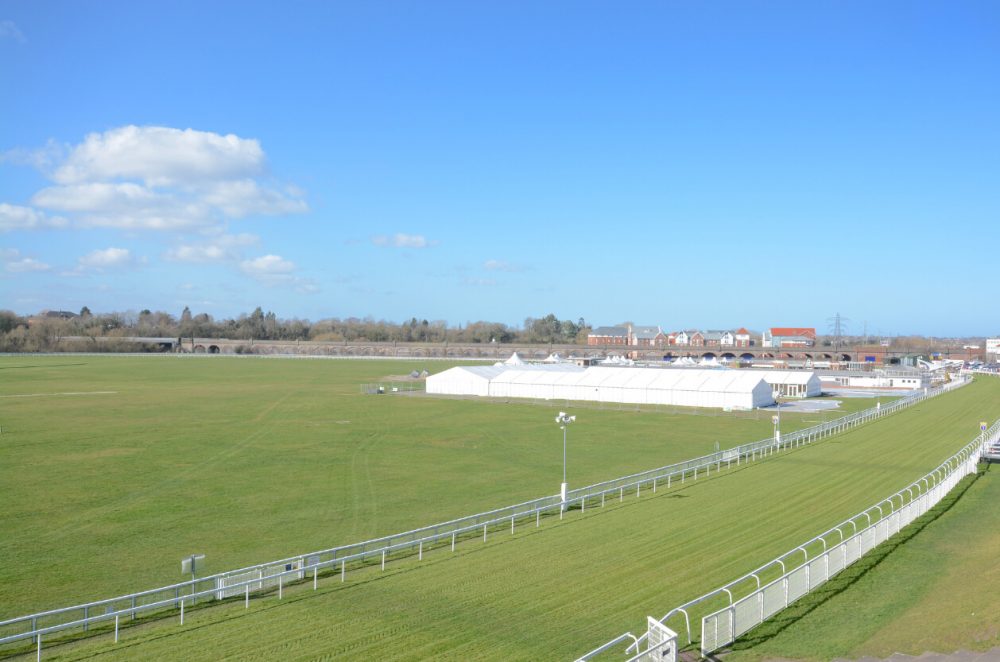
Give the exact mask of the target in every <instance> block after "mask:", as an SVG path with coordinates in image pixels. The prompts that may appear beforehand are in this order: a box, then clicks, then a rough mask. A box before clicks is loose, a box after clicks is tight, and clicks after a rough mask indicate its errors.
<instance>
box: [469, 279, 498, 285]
mask: <svg viewBox="0 0 1000 662" xmlns="http://www.w3.org/2000/svg"><path fill="white" fill-rule="evenodd" d="M462 283H463V284H465V285H471V286H472V287H494V286H495V285H496V284H497V282H496V280H494V279H493V278H465V279H463V280H462Z"/></svg>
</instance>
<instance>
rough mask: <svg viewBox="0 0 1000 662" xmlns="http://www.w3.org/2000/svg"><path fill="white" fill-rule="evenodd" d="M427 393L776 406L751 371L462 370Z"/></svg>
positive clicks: (434, 382) (433, 382)
mask: <svg viewBox="0 0 1000 662" xmlns="http://www.w3.org/2000/svg"><path fill="white" fill-rule="evenodd" d="M427 392H428V393H430V394H447V395H481V396H484V395H485V396H491V397H498V398H534V399H552V400H587V401H596V402H614V403H619V402H621V403H632V404H661V405H677V406H683V407H717V408H733V409H753V408H755V407H765V406H768V405H771V404H773V403H774V399H773V396H772V388H771V386H769V385H768V384H767V382H766V381H765V380H764V375H763V374H762V373H759V372H758V373H755V372H751V371H749V370H669V369H663V368H633V367H620V368H619V367H604V366H597V367H590V368H580V367H578V366H573V365H566V364H560V365H546V366H537V365H531V366H527V365H526V366H516V367H515V366H491V367H461V366H460V367H457V368H451V369H450V370H446V371H444V372H441V373H438V374H437V375H432V376H430V377H428V378H427Z"/></svg>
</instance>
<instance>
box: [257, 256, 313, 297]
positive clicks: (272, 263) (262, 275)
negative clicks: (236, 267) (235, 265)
mask: <svg viewBox="0 0 1000 662" xmlns="http://www.w3.org/2000/svg"><path fill="white" fill-rule="evenodd" d="M240 270H241V271H242V272H243V273H244V274H246V275H247V276H249V277H251V278H253V279H254V280H256V281H257V282H258V283H260V284H261V285H266V286H268V287H291V288H293V289H295V291H297V292H302V293H304V294H313V293H316V292H318V291H319V286H318V285H317V284H316V282H315V281H313V280H311V279H308V278H302V277H300V276H297V275H296V271H297V270H298V268H297V267H296V265H295V263H294V262H292V261H291V260H286V259H285V258H283V257H281V256H280V255H262V256H261V257H257V258H253V259H251V260H244V261H242V262H241V263H240Z"/></svg>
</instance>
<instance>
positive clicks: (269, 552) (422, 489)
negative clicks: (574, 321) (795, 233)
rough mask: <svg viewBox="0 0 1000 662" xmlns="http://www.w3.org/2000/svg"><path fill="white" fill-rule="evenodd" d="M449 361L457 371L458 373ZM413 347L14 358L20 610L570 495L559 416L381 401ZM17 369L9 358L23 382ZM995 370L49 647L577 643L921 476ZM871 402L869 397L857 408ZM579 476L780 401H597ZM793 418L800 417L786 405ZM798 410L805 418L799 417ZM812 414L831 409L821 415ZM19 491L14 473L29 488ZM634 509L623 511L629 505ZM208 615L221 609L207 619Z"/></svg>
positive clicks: (7, 467) (986, 410)
mask: <svg viewBox="0 0 1000 662" xmlns="http://www.w3.org/2000/svg"><path fill="white" fill-rule="evenodd" d="M442 367H443V366H442ZM412 368H413V364H412V363H402V364H398V363H397V364H391V363H385V362H327V361H263V360H237V359H228V360H227V359H222V360H216V359H215V358H209V359H201V360H190V359H189V360H183V359H174V358H153V359H130V358H121V357H109V358H94V359H92V358H91V357H85V358H79V357H65V358H60V357H57V358H54V359H49V358H44V359H42V358H34V357H18V358H4V359H0V374H4V376H5V377H7V378H6V379H4V380H2V381H0V395H28V394H31V393H66V392H82V391H113V392H114V393H111V394H102V395H98V394H93V395H89V396H83V395H74V396H68V395H67V396H50V397H30V398H14V397H9V398H3V399H0V403H2V410H0V411H2V418H3V421H2V425H3V436H2V443H3V449H4V455H5V458H6V461H5V462H4V463H3V465H2V468H0V480H2V481H3V485H4V487H5V493H6V494H10V495H13V499H9V500H8V503H9V504H11V506H12V507H10V508H5V509H4V512H3V514H2V515H0V517H2V518H3V519H2V524H3V530H5V531H13V532H15V533H14V534H13V535H10V536H5V537H4V539H3V540H2V542H0V545H2V547H0V555H2V556H3V557H4V558H5V559H14V560H15V562H12V563H7V564H5V565H4V567H3V570H2V571H0V572H2V573H3V575H4V576H3V577H2V582H0V585H3V586H4V587H5V589H4V600H3V602H2V609H3V610H4V614H5V615H7V616H13V615H18V614H21V613H26V612H28V611H31V610H34V609H39V608H44V607H51V606H55V605H63V604H68V603H69V602H72V601H75V600H84V599H90V598H98V597H106V596H109V595H110V594H112V593H118V592H125V591H129V590H135V589H138V588H145V587H150V586H153V585H156V584H158V583H165V582H170V581H175V580H177V579H179V578H180V577H179V575H178V560H179V559H180V557H181V556H183V555H184V554H187V553H191V552H202V553H206V554H208V556H209V559H208V560H209V561H210V566H209V570H221V569H226V568H229V567H234V566H237V565H242V564H245V563H252V562H258V561H262V560H267V559H269V558H277V557H280V556H284V555H287V554H291V553H297V552H303V551H307V550H310V549H315V548H320V547H326V546H330V545H333V544H337V543H343V542H350V541H354V540H358V539H361V538H364V537H369V536H372V535H377V534H381V533H388V532H392V531H396V530H401V529H404V528H409V527H412V526H416V525H420V524H425V523H430V522H433V521H439V520H443V519H445V518H448V517H451V516H457V515H463V514H468V513H472V512H475V511H477V510H482V509H485V508H489V507H493V506H498V505H506V504H509V503H513V502H515V501H519V500H523V499H526V498H530V497H534V496H538V495H539V494H543V493H552V492H554V491H555V489H554V488H555V487H556V486H557V484H558V480H559V477H560V474H561V437H560V436H559V435H558V429H557V428H556V426H555V425H554V424H553V423H552V422H551V416H550V414H549V413H546V411H548V410H546V409H545V408H543V407H538V406H530V405H498V404H490V403H483V402H469V401H457V400H436V399H430V398H423V397H408V396H362V395H360V394H359V392H358V388H357V384H358V383H360V382H364V381H372V380H373V379H377V378H378V377H380V376H384V375H388V374H400V373H405V372H408V371H409V370H410V369H412ZM11 375H13V376H11ZM998 395H1000V381H980V382H977V383H976V384H974V385H972V386H970V387H967V388H964V389H961V390H959V391H958V392H956V393H952V394H949V395H946V396H942V397H940V398H936V399H934V400H933V401H930V402H927V403H924V404H922V405H919V406H918V407H915V408H913V409H910V410H908V411H907V412H905V413H902V414H898V415H895V416H892V417H889V418H887V419H884V420H882V421H880V422H878V423H875V424H871V425H868V426H865V427H862V428H859V429H857V430H854V431H852V432H851V433H848V434H845V435H843V436H841V437H838V438H835V439H832V440H829V441H825V442H823V443H821V444H818V445H816V446H813V447H809V448H803V449H799V450H797V451H794V452H791V453H787V454H783V455H780V456H778V457H775V458H774V459H772V460H769V461H767V462H764V463H759V464H756V465H752V466H750V467H746V468H743V469H740V470H738V471H732V472H727V473H724V474H722V475H720V476H713V478H711V479H709V480H700V481H698V482H697V483H690V482H689V483H688V484H686V485H685V486H683V487H682V488H675V489H673V490H671V491H669V492H668V491H661V492H660V493H658V494H657V495H656V496H651V497H650V498H646V497H645V496H644V497H643V498H642V499H640V500H638V501H636V500H634V499H629V500H626V502H625V503H624V504H622V505H610V504H609V506H608V508H606V509H605V510H604V511H591V510H590V509H588V511H587V513H586V514H584V515H581V514H579V513H572V514H571V515H570V516H569V517H568V518H567V519H566V520H565V521H563V522H559V521H558V520H553V521H547V522H544V523H543V526H542V527H541V528H540V529H538V530H535V529H534V528H530V527H527V528H523V529H521V530H519V531H518V532H517V533H516V534H515V535H513V536H511V535H510V534H507V535H506V536H502V535H494V536H492V537H491V539H490V541H489V542H487V543H485V544H482V543H475V542H471V541H470V542H466V543H463V544H462V545H460V546H459V548H458V550H457V552H456V553H454V554H452V553H451V552H448V551H446V550H436V551H434V552H432V553H430V554H428V555H426V556H425V559H424V561H422V562H418V561H416V560H405V561H401V562H398V563H396V564H390V566H389V569H388V570H387V571H386V572H385V573H380V572H379V571H378V570H377V568H373V569H368V570H364V571H360V572H358V573H356V574H355V575H352V576H349V577H348V581H347V582H345V583H343V584H341V583H340V582H339V578H324V579H321V581H320V586H319V590H318V591H316V592H313V591H312V590H311V585H308V586H302V587H298V588H296V589H294V590H292V591H289V592H288V593H286V595H285V599H284V600H283V601H281V602H280V603H279V601H278V600H277V598H276V597H266V598H262V599H259V600H255V601H253V602H252V603H251V608H250V609H249V610H248V611H244V610H243V608H242V605H238V606H223V607H215V608H211V609H205V610H199V611H196V612H193V613H191V614H189V615H188V621H187V623H186V624H185V625H184V626H183V627H180V626H178V625H176V623H174V622H168V623H162V622H161V623H153V624H149V625H143V626H139V627H134V628H128V629H127V630H126V631H125V633H124V634H123V641H122V642H121V643H120V644H118V645H114V644H112V643H111V642H110V640H109V639H108V638H107V637H102V638H97V639H91V640H87V641H85V642H83V643H79V644H72V645H66V646H61V647H54V648H50V649H47V651H46V659H79V658H83V657H108V658H118V657H121V658H131V659H135V658H143V659H155V658H163V659H220V658H227V657H228V658H233V659H275V658H280V659H329V658H336V657H342V658H349V659H359V658H361V659H366V658H379V659H427V658H430V657H439V658H448V659H469V658H485V659H567V658H572V657H573V656H575V655H578V654H580V653H582V652H584V651H585V650H587V649H589V648H591V647H593V646H594V645H597V644H599V643H602V642H603V641H605V640H607V639H608V638H610V637H612V636H614V635H616V634H618V633H620V632H622V631H623V630H625V629H630V628H631V629H634V630H636V631H637V629H638V628H640V627H642V625H643V622H644V621H643V619H644V616H645V615H646V614H653V615H657V616H660V615H662V614H663V613H664V612H665V611H666V610H667V609H669V608H670V607H673V606H676V605H677V604H679V603H680V602H683V601H684V600H686V599H690V598H692V597H695V596H696V595H698V594H700V593H702V592H704V591H706V590H709V589H711V588H714V587H716V586H718V585H719V584H722V583H724V582H725V581H727V580H729V579H733V578H735V577H736V576H738V575H740V574H742V573H743V572H745V571H747V570H749V569H751V568H752V567H755V566H757V565H759V564H761V563H762V562H764V561H767V560H769V559H770V558H773V557H774V556H775V555H777V554H778V553H780V552H783V551H785V550H787V549H789V548H790V547H793V546H794V545H796V544H798V543H800V542H802V541H803V540H804V539H806V538H808V537H811V536H812V535H815V534H816V533H819V532H820V531H822V530H824V529H826V528H828V527H829V526H831V525H833V524H836V523H837V522H838V521H840V520H842V519H844V518H845V517H847V516H849V515H852V514H854V513H855V512H857V511H858V510H860V509H861V508H863V507H866V506H868V505H870V504H871V503H872V502H873V501H875V500H877V499H878V498H881V497H883V496H886V495H888V494H889V493H891V492H893V491H895V490H897V489H899V488H901V487H903V486H904V485H905V484H907V483H909V482H910V481H911V480H913V479H914V478H916V477H918V476H919V475H922V474H923V473H924V472H926V471H927V470H928V469H930V468H932V467H933V466H935V465H936V464H937V463H938V462H940V461H941V460H942V459H944V458H945V457H946V456H947V455H948V454H950V453H951V452H953V451H955V450H956V449H957V448H959V447H960V446H962V445H963V444H964V443H966V442H967V441H968V440H969V439H970V438H971V437H972V436H973V434H974V432H975V430H976V429H977V425H978V421H980V420H984V419H990V420H992V419H994V418H996V417H997V416H1000V398H998V397H997V396H998ZM865 405H870V402H868V401H862V402H861V404H860V405H858V404H855V405H854V408H857V407H858V406H865ZM578 413H579V414H580V421H579V422H578V423H577V424H576V425H575V426H574V427H573V428H572V429H571V437H570V440H571V441H570V480H571V484H583V483H589V482H594V481H597V480H601V479H605V478H610V477H614V476H617V475H620V474H625V473H629V472H632V471H636V470H639V469H646V468H650V467H653V466H657V465H661V464H665V463H667V462H671V461H674V460H679V459H684V458H688V457H691V456H694V455H699V454H702V453H705V452H708V451H710V450H712V449H713V448H714V444H715V442H716V441H719V442H720V443H721V445H722V446H723V447H725V446H730V445H733V444H736V443H741V442H744V441H748V440H753V439H758V438H762V437H765V436H767V435H768V434H769V433H770V427H771V425H770V417H769V416H761V417H760V418H759V419H753V418H741V417H735V416H733V417H723V416H719V417H709V416H691V415H669V414H663V413H648V414H637V413H634V412H618V411H591V410H583V411H581V412H578ZM788 419H789V421H788V423H786V424H785V425H786V429H792V428H793V427H794V425H792V424H791V423H792V421H791V419H792V417H791V416H789V417H788ZM797 422H798V423H800V424H806V421H804V420H801V419H799V420H798V421H797ZM810 422H813V421H810ZM8 486H9V489H8ZM610 511H613V512H610ZM209 624H211V627H200V626H207V625H209Z"/></svg>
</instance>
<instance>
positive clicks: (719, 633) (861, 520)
mask: <svg viewBox="0 0 1000 662" xmlns="http://www.w3.org/2000/svg"><path fill="white" fill-rule="evenodd" d="M998 441H1000V421H998V422H996V423H994V424H993V426H992V427H990V428H989V429H988V430H985V431H984V432H983V433H981V434H980V435H979V436H977V437H976V438H975V439H974V440H973V441H971V442H969V443H968V444H967V445H966V446H965V447H964V448H962V449H961V450H960V451H958V452H957V453H955V454H954V455H952V456H951V457H949V458H948V459H947V460H945V461H944V462H942V463H941V464H940V465H939V466H938V467H937V468H935V469H934V470H933V471H931V472H930V473H928V474H927V475H925V476H924V477H922V478H920V479H919V480H917V481H915V482H913V483H911V484H910V485H909V486H907V487H905V488H903V489H902V490H900V491H899V492H896V493H895V494H893V495H892V496H889V497H887V498H886V499H883V500H882V501H879V502H878V503H876V504H874V505H873V506H871V507H870V508H867V509H866V510H864V511H862V512H860V513H858V514H857V515H855V516H854V517H851V518H850V519H847V520H845V521H843V522H841V523H840V524H838V525H837V526H835V527H833V528H831V529H829V530H828V531H826V532H824V533H822V534H820V535H819V536H816V537H815V538H813V539H811V540H809V541H807V542H805V543H803V544H802V545H799V546H798V547H796V548H795V549H792V550H790V551H788V552H786V553H785V554H783V555H781V556H779V557H778V558H776V559H774V560H773V561H770V562H769V563H766V564H764V565H762V566H761V567H759V568H757V569H756V570H754V571H752V572H750V573H747V574H746V575H744V576H742V577H740V578H739V579H736V580H734V581H732V582H730V583H728V584H726V585H725V586H722V587H720V588H718V589H715V590H714V591H711V592H709V593H706V594H705V595H702V596H700V597H698V598H695V599H694V600H691V601H689V602H686V603H684V604H682V605H680V606H679V607H675V608H674V609H672V610H670V611H669V612H667V613H666V615H664V616H663V618H661V619H658V622H659V623H660V624H661V625H663V626H664V627H666V625H667V623H668V621H672V620H673V621H677V622H678V623H679V624H681V625H683V631H685V632H686V634H687V640H688V645H690V644H692V643H693V641H692V632H691V614H692V612H695V611H697V612H698V613H704V614H705V615H704V616H703V617H702V627H701V638H700V649H701V654H702V655H703V656H706V655H709V654H710V653H713V652H715V651H718V650H719V649H721V648H724V647H726V646H729V645H731V644H732V643H734V642H735V641H736V639H737V638H738V637H739V636H741V635H743V634H745V633H746V632H748V631H750V630H751V629H753V628H755V627H757V626H758V625H760V624H762V623H763V622H764V621H766V620H767V619H768V618H770V617H772V616H774V615H775V614H777V613H778V612H779V611H781V610H782V609H785V608H786V607H788V606H789V605H790V604H792V603H793V602H795V601H796V600H798V599H799V598H801V597H803V596H805V595H807V594H808V593H810V592H812V591H814V590H816V589H817V588H819V587H820V586H822V585H823V584H825V583H826V582H827V581H828V580H829V579H831V578H833V577H834V576H836V575H837V574H838V573H840V572H841V571H843V570H844V569H845V568H847V567H849V566H850V565H851V564H853V563H854V562H856V561H857V560H858V559H860V558H861V557H863V556H864V555H865V554H866V553H868V552H869V551H871V550H872V549H874V548H875V547H876V546H877V545H879V544H880V543H882V542H885V541H886V540H887V539H888V538H890V537H891V536H893V535H895V534H896V533H898V532H899V531H900V530H901V529H903V528H904V527H905V526H906V525H907V524H910V523H911V522H913V521H914V520H915V519H917V518H918V517H920V516H921V515H923V514H924V513H926V512H927V511H928V510H930V509H931V508H933V507H934V506H935V505H937V504H938V503H939V502H940V501H941V500H942V499H943V498H944V497H945V495H947V494H948V493H949V492H950V491H951V490H952V488H954V487H955V485H957V484H958V482H959V481H960V480H961V479H962V478H964V477H965V476H968V475H970V474H974V473H975V472H976V470H977V465H978V463H979V461H980V459H981V457H982V455H983V454H984V452H985V451H986V449H988V448H989V447H990V446H991V445H992V444H996V443H997V442H998ZM696 608H697V609H696ZM681 619H682V620H681ZM650 632H651V630H647V633H646V634H644V635H642V636H639V637H635V636H633V635H631V634H628V633H626V635H621V636H619V637H618V638H616V639H615V641H624V640H626V639H633V640H634V642H633V643H632V644H631V645H630V646H629V647H628V651H629V652H636V653H637V654H636V655H635V656H634V657H633V658H632V659H635V660H639V659H646V658H645V657H643V656H645V655H647V654H648V653H649V652H650V650H651V649H652V647H653V645H654V641H653V640H652V639H650ZM604 650H607V648H606V647H603V646H602V647H599V648H597V649H595V650H594V651H591V652H590V653H587V654H586V655H584V656H583V657H581V658H579V659H580V660H589V659H591V658H592V657H594V656H595V655H594V654H595V653H596V652H599V651H604ZM640 651H641V652H640Z"/></svg>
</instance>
